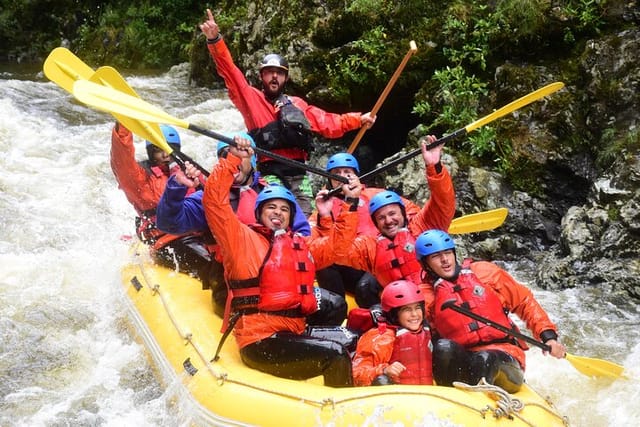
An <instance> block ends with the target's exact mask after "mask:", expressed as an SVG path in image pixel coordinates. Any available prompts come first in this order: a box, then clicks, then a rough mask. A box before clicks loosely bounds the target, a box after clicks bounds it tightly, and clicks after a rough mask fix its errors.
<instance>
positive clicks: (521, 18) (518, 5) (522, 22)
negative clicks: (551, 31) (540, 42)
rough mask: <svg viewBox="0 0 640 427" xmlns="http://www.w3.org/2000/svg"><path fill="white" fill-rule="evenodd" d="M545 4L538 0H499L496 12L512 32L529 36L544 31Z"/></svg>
mask: <svg viewBox="0 0 640 427" xmlns="http://www.w3.org/2000/svg"><path fill="white" fill-rule="evenodd" d="M547 4H548V3H547V2H543V1H539V0H500V1H499V2H498V3H497V5H496V12H497V14H498V15H499V16H501V17H502V19H503V20H504V22H505V26H506V27H507V28H509V29H511V30H512V33H513V34H517V35H518V36H520V37H530V36H534V35H536V34H539V33H540V32H541V31H544V27H545V25H546V24H547V18H546V15H545V12H546V10H545V9H546V8H547V7H548V6H547Z"/></svg>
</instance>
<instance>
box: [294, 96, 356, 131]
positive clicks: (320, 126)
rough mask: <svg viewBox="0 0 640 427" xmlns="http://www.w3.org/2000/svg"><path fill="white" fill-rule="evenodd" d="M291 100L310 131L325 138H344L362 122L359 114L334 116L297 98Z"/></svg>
mask: <svg viewBox="0 0 640 427" xmlns="http://www.w3.org/2000/svg"><path fill="white" fill-rule="evenodd" d="M290 98H292V99H293V102H294V104H295V105H296V107H298V108H300V109H301V110H302V111H303V112H304V115H305V117H306V118H307V120H309V124H310V125H311V130H312V131H314V132H317V133H319V134H320V135H322V136H324V137H325V138H329V139H335V138H340V137H342V136H344V134H345V133H347V132H349V131H352V130H355V129H360V127H361V126H362V122H361V121H360V117H361V116H362V114H361V113H345V114H336V113H329V112H326V111H324V110H323V109H321V108H318V107H315V106H313V105H309V104H308V103H307V102H305V101H304V100H302V99H301V98H298V97H290Z"/></svg>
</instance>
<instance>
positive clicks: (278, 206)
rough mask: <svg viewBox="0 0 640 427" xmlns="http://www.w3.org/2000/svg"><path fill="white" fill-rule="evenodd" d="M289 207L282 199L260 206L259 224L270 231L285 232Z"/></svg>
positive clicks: (289, 213)
mask: <svg viewBox="0 0 640 427" xmlns="http://www.w3.org/2000/svg"><path fill="white" fill-rule="evenodd" d="M290 218H291V207H290V206H289V202H287V201H286V200H284V199H271V200H267V201H266V202H264V203H263V204H262V210H261V211H260V223H261V224H262V225H264V226H266V227H268V228H270V229H272V230H274V231H275V230H285V229H286V228H287V227H288V226H289V220H290Z"/></svg>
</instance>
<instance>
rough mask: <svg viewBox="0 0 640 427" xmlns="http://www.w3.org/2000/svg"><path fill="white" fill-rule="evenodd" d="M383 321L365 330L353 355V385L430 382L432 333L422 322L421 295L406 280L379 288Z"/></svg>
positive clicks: (431, 377)
mask: <svg viewBox="0 0 640 427" xmlns="http://www.w3.org/2000/svg"><path fill="white" fill-rule="evenodd" d="M381 300H382V301H381V302H382V311H383V313H384V318H385V322H382V323H379V324H378V327H377V328H375V329H370V330H369V331H367V332H366V333H365V334H364V335H363V336H362V337H361V338H360V340H359V341H358V347H357V349H356V354H355V356H354V357H353V382H354V384H355V385H359V386H365V385H387V384H426V385H431V384H433V374H432V369H431V349H432V345H431V333H430V331H429V328H428V327H426V326H425V324H424V297H423V295H422V292H421V291H420V288H418V286H417V285H416V284H415V283H413V282H410V281H408V280H397V281H395V282H392V283H389V285H387V286H386V287H385V288H384V290H383V291H382V296H381Z"/></svg>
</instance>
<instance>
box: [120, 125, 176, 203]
mask: <svg viewBox="0 0 640 427" xmlns="http://www.w3.org/2000/svg"><path fill="white" fill-rule="evenodd" d="M110 163H111V170H112V171H113V174H114V176H115V178H116V181H117V182H118V187H119V188H120V189H121V190H122V191H123V192H124V193H125V195H126V196H127V200H129V202H130V203H131V204H132V205H133V206H134V208H136V210H138V211H146V210H148V209H154V208H155V207H156V205H157V204H158V201H159V200H160V196H161V194H162V191H163V189H164V184H165V183H164V179H165V178H162V179H161V178H159V177H156V176H154V175H152V174H150V173H147V171H146V170H145V169H144V168H143V167H142V166H140V164H138V162H137V161H136V158H135V147H134V146H133V134H132V133H131V131H130V130H129V129H127V128H125V127H124V126H122V125H121V124H118V125H116V126H114V128H113V130H112V132H111V159H110Z"/></svg>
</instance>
